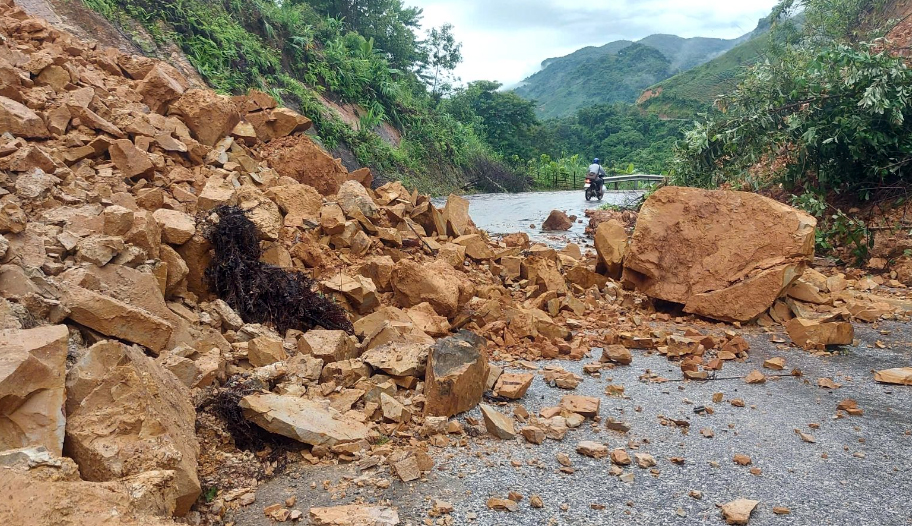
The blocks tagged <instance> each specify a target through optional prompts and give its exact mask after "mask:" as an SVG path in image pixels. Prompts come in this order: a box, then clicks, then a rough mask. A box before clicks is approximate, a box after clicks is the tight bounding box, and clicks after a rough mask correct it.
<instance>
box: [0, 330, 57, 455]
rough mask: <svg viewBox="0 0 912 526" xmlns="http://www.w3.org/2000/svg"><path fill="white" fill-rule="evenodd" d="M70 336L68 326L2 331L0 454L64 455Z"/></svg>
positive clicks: (0, 335) (0, 342)
mask: <svg viewBox="0 0 912 526" xmlns="http://www.w3.org/2000/svg"><path fill="white" fill-rule="evenodd" d="M68 338H69V331H67V328H66V326H65V325H54V326H47V327H39V328H35V329H25V330H17V329H10V330H0V349H2V350H3V351H2V353H0V400H2V401H3V403H0V422H3V424H0V451H2V450H4V449H16V448H21V447H27V446H42V447H44V448H47V450H48V451H50V452H51V453H52V454H54V455H56V456H59V455H61V454H62V451H63V431H64V425H65V423H66V419H65V417H64V412H63V403H64V398H65V381H66V357H67V340H68Z"/></svg>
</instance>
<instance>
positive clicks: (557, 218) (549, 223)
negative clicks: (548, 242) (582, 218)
mask: <svg viewBox="0 0 912 526" xmlns="http://www.w3.org/2000/svg"><path fill="white" fill-rule="evenodd" d="M571 227H573V221H570V218H569V217H567V214H566V213H564V212H562V211H560V210H552V211H551V213H550V214H548V219H545V222H544V223H542V230H570V228H571Z"/></svg>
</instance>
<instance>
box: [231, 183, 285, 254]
mask: <svg viewBox="0 0 912 526" xmlns="http://www.w3.org/2000/svg"><path fill="white" fill-rule="evenodd" d="M234 195H235V197H236V198H237V201H238V206H239V207H240V208H241V209H242V210H244V215H246V216H247V219H249V220H250V221H251V222H252V223H253V224H254V225H255V226H256V229H257V235H258V236H259V238H260V239H261V240H267V241H275V240H277V239H278V238H279V232H280V231H281V230H282V225H283V219H282V214H281V212H279V207H278V205H276V204H275V203H274V202H272V200H270V199H269V198H268V197H266V194H264V193H263V192H261V191H260V190H259V189H258V188H256V187H255V186H253V185H244V186H242V187H240V188H238V189H237V190H236V191H235V193H234Z"/></svg>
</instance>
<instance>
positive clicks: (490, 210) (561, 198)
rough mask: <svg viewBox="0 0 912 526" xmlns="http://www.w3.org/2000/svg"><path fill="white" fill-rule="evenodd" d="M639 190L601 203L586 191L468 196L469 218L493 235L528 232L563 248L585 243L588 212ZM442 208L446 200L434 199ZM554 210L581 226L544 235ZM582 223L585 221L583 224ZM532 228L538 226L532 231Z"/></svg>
mask: <svg viewBox="0 0 912 526" xmlns="http://www.w3.org/2000/svg"><path fill="white" fill-rule="evenodd" d="M641 195H643V192H642V191H639V190H622V191H617V192H614V191H612V192H605V197H604V198H603V199H602V201H601V202H599V201H596V200H595V199H593V200H591V201H586V196H585V195H584V194H583V190H582V189H580V190H578V191H577V190H574V191H565V192H525V193H521V194H475V195H467V196H464V197H465V198H466V199H467V200H468V201H469V215H471V216H472V220H473V221H475V225H476V226H477V227H478V228H480V229H482V230H485V231H487V232H488V233H489V234H494V235H497V234H511V233H514V232H525V233H526V234H528V235H529V238H530V239H532V240H534V241H538V242H542V243H548V244H555V245H561V244H566V243H567V242H568V241H572V242H576V243H580V242H585V241H586V238H585V233H584V231H585V229H586V225H588V224H589V220H588V219H586V214H585V212H586V210H588V209H590V208H598V207H599V206H601V205H603V204H613V205H625V204H628V203H632V202H634V201H636V200H637V199H638V198H639V197H640V196H641ZM433 203H434V205H435V206H438V207H440V208H442V207H443V206H444V205H445V204H446V198H445V197H443V198H437V199H434V200H433ZM552 210H562V211H564V212H566V213H567V215H575V216H577V223H576V224H574V225H573V228H571V229H570V231H569V232H566V233H564V232H559V233H555V232H542V231H541V225H542V223H544V222H545V219H547V218H548V214H550V213H551V211H552ZM580 221H582V222H580ZM532 225H535V227H534V228H532Z"/></svg>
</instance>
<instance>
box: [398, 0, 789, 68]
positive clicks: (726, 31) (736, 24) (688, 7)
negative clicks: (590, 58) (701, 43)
mask: <svg viewBox="0 0 912 526" xmlns="http://www.w3.org/2000/svg"><path fill="white" fill-rule="evenodd" d="M404 3H405V4H406V5H414V6H418V7H421V8H423V9H424V22H423V23H424V27H426V28H427V27H432V26H440V25H442V24H445V23H447V22H449V23H451V24H453V25H454V26H455V34H456V37H457V39H459V40H460V41H461V42H462V43H463V49H462V54H463V59H464V60H463V63H462V65H460V66H459V68H458V69H457V70H456V73H457V75H459V76H460V77H461V78H462V81H463V82H470V81H473V80H480V79H485V80H499V81H500V82H503V83H504V84H506V85H507V86H511V85H514V84H516V83H518V82H519V81H521V80H522V79H524V78H525V77H527V76H529V75H531V74H532V73H535V72H536V71H538V70H539V66H540V64H541V61H542V60H544V59H546V58H551V57H558V56H562V55H566V54H568V53H572V52H573V51H576V50H577V49H579V48H582V47H585V46H600V45H602V44H607V43H608V42H611V41H614V40H621V39H627V40H638V39H640V38H643V37H645V36H648V35H651V34H654V33H669V34H674V35H679V36H682V37H695V36H701V37H715V38H735V37H738V36H741V35H743V34H744V33H747V32H749V31H752V30H753V29H754V27H756V25H757V21H758V20H759V19H760V18H761V17H763V16H766V15H767V14H769V12H770V10H771V9H772V7H773V6H774V5H775V4H776V1H775V0H685V1H681V0H613V1H612V0H405V1H404Z"/></svg>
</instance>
